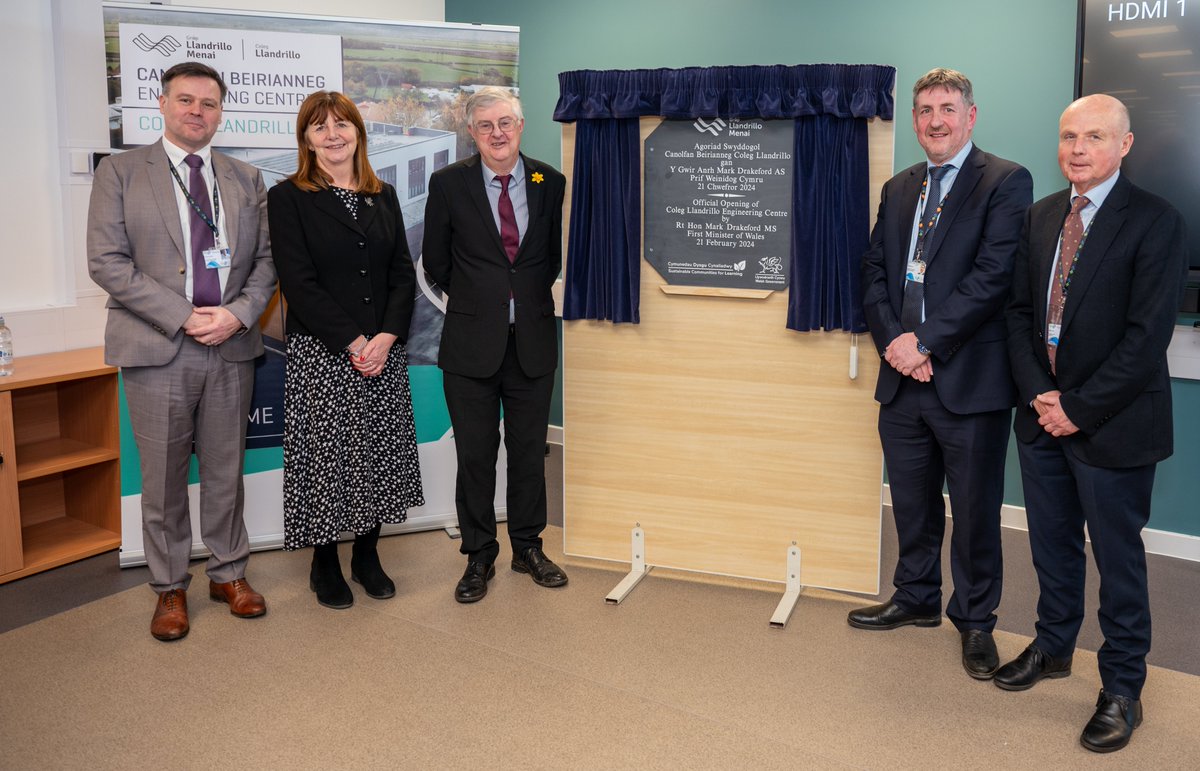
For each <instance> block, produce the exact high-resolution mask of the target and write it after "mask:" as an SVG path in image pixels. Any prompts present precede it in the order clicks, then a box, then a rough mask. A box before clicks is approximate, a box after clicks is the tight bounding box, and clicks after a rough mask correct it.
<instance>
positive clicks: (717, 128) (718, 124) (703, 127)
mask: <svg viewBox="0 0 1200 771" xmlns="http://www.w3.org/2000/svg"><path fill="white" fill-rule="evenodd" d="M692 128H694V129H696V130H697V131H699V132H700V133H701V134H703V133H704V132H706V131H707V132H708V133H710V134H712V135H713V136H714V137H715V136H720V133H719V132H721V131H722V130H724V128H725V121H723V120H721V119H720V118H714V119H713V120H712V121H711V122H710V121H706V120H704V118H696V121H695V122H694V123H693V124H692Z"/></svg>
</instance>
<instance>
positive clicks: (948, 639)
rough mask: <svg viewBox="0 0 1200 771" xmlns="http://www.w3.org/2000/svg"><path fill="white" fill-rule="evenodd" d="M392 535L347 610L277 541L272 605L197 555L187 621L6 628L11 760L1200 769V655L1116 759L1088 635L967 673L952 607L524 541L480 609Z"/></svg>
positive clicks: (3, 717)
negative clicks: (243, 615) (1029, 659)
mask: <svg viewBox="0 0 1200 771" xmlns="http://www.w3.org/2000/svg"><path fill="white" fill-rule="evenodd" d="M546 535H547V552H548V553H550V554H551V556H552V557H557V556H559V554H560V548H561V546H560V544H561V531H559V530H557V529H555V528H551V529H550V530H548V531H547V533H546ZM343 548H344V549H346V551H347V553H345V554H343V560H344V564H345V563H348V558H349V555H348V546H344V547H343ZM380 548H381V552H382V554H383V558H384V563H385V566H387V567H388V568H389V569H390V570H391V572H392V575H393V577H394V578H395V579H396V581H397V584H398V587H399V591H398V594H397V596H396V597H395V598H394V599H391V600H386V601H375V600H371V599H370V598H368V597H366V596H364V595H363V594H362V591H361V588H360V587H358V585H357V584H354V585H353V586H354V589H355V595H356V603H355V605H354V607H353V608H351V609H349V610H344V611H332V610H327V609H324V608H320V607H319V606H318V605H317V604H316V601H315V599H314V597H313V595H312V594H311V592H310V591H309V589H308V585H307V569H308V564H307V555H306V554H288V553H283V552H270V553H262V554H255V555H253V556H252V558H251V562H250V573H249V578H250V579H251V582H252V583H253V584H254V585H255V587H256V588H258V589H259V590H260V591H262V592H263V593H264V594H265V595H266V596H267V599H268V603H269V606H270V611H269V613H268V614H267V616H266V617H264V618H261V619H255V620H241V619H236V618H234V617H232V616H230V615H229V613H228V611H227V609H226V607H225V606H224V605H220V604H217V603H214V602H211V601H210V600H209V599H208V598H207V582H206V580H205V579H204V577H203V564H202V563H195V564H193V567H192V572H193V575H194V576H195V580H194V582H193V587H192V590H191V592H190V593H189V602H190V607H191V612H192V632H191V634H190V635H189V636H188V637H187V638H186V639H185V640H182V641H180V642H177V643H170V644H164V643H160V642H156V641H155V640H153V639H152V638H151V637H150V635H149V633H148V624H149V620H150V613H151V611H152V609H153V595H152V594H151V592H150V591H149V589H147V588H145V587H140V588H136V589H130V590H128V591H125V592H122V593H120V594H116V595H113V596H111V597H107V598H105V599H102V600H98V601H96V602H93V603H91V604H88V605H84V606H82V607H79V608H76V609H74V610H71V611H68V612H65V613H62V614H59V615H57V616H54V617H51V618H48V619H45V620H43V621H39V622H36V623H33V624H30V625H28V626H24V627H21V628H18V629H15V630H13V631H11V632H8V633H5V634H3V635H0V768H3V769H5V770H6V771H7V770H8V769H22V770H24V769H70V768H89V769H99V768H156V769H157V768H197V769H198V768H255V769H257V768H288V769H300V768H474V767H498V768H532V769H569V768H580V769H592V768H653V769H659V768H662V769H676V768H686V769H701V768H736V769H742V768H793V769H795V768H800V769H807V768H813V769H827V768H832V769H839V768H879V769H884V768H921V769H928V768H956V767H973V768H1027V769H1028V768H1139V769H1145V768H1149V769H1175V768H1197V767H1200V760H1198V757H1200V756H1198V751H1200V747H1198V736H1200V734H1198V733H1197V732H1198V728H1197V726H1198V725H1200V677H1195V676H1191V675H1186V674H1181V673H1178V672H1172V671H1168V670H1163V669H1158V668H1152V670H1151V673H1150V677H1149V682H1148V683H1147V687H1146V691H1145V693H1144V695H1143V700H1144V704H1145V709H1146V721H1145V723H1144V724H1143V726H1142V727H1141V728H1140V729H1138V731H1137V733H1136V734H1135V736H1134V740H1133V743H1132V744H1131V745H1130V746H1129V747H1128V748H1127V749H1126V750H1124V751H1122V752H1119V753H1116V754H1115V755H1111V756H1097V755H1093V754H1092V753H1089V752H1087V751H1086V750H1084V749H1082V748H1081V747H1080V746H1079V745H1078V742H1077V740H1078V735H1079V731H1080V730H1081V728H1082V727H1083V724H1084V722H1086V720H1087V718H1088V717H1089V716H1090V714H1091V710H1092V706H1093V703H1094V700H1095V696H1096V692H1097V690H1098V689H1099V678H1098V675H1097V674H1096V668H1095V656H1094V654H1091V653H1087V652H1082V651H1081V652H1079V653H1078V654H1077V655H1076V657H1075V667H1074V674H1073V675H1072V676H1071V677H1069V678H1066V679H1064V680H1055V681H1047V682H1043V683H1041V684H1039V685H1038V686H1037V687H1035V688H1034V689H1033V690H1031V691H1028V692H1026V693H1006V692H1003V691H1000V690H999V689H997V688H995V687H994V686H993V685H991V684H990V683H980V682H975V681H973V680H971V679H970V678H968V677H967V676H966V674H965V673H963V671H962V669H961V667H960V665H959V661H958V659H959V645H958V637H957V634H956V633H955V632H954V629H953V627H952V626H951V625H949V624H948V623H947V624H944V625H943V626H942V627H940V628H937V629H921V630H918V629H913V628H907V629H901V630H897V631H894V632H886V633H872V632H862V631H856V630H853V629H850V628H849V627H848V626H847V625H846V623H845V613H846V611H847V610H848V609H849V608H851V607H854V606H855V605H856V604H861V601H860V600H857V599H854V598H851V597H845V596H841V595H838V594H835V593H831V592H809V593H806V594H805V595H804V596H803V597H802V599H801V601H800V604H799V606H798V607H797V609H796V613H795V615H794V616H793V618H792V621H791V623H790V625H789V626H788V628H787V629H786V630H783V631H779V630H772V629H770V628H769V627H768V624H767V621H768V619H769V618H770V616H771V613H772V611H773V610H774V607H775V604H776V602H777V601H778V597H779V594H780V591H781V590H780V591H762V590H755V589H750V588H745V587H736V586H714V585H710V584H705V583H698V582H695V581H688V580H679V579H678V578H673V577H664V576H661V575H655V574H651V576H650V577H649V578H647V579H646V580H645V581H643V582H642V584H641V585H640V586H639V587H638V588H637V589H635V590H634V592H633V594H632V595H630V597H629V599H627V600H626V601H625V602H624V603H623V604H621V605H619V606H612V605H607V604H605V602H604V596H605V594H607V593H608V591H609V590H610V589H611V588H612V587H613V586H614V585H615V584H616V582H617V581H618V580H619V578H620V573H618V572H614V571H613V570H607V569H602V568H601V567H599V566H597V565H596V564H595V563H589V564H580V563H575V564H572V562H571V561H570V560H564V561H563V562H564V564H566V565H569V566H571V567H570V576H571V583H570V584H569V585H568V586H567V587H565V588H563V589H560V590H547V589H542V588H539V587H536V586H535V585H534V584H533V583H532V582H530V580H529V578H528V577H527V576H522V575H518V574H515V573H512V572H511V571H510V570H508V563H507V555H504V556H503V557H502V561H501V562H500V563H498V565H497V567H498V568H499V569H498V571H497V576H496V578H495V579H494V580H493V581H492V583H491V588H490V593H489V595H488V596H487V598H485V599H484V600H483V601H482V602H480V603H478V604H475V605H469V606H464V605H458V604H456V603H455V602H454V601H453V599H452V596H451V592H452V588H453V585H454V582H455V580H456V579H457V577H458V575H459V573H460V572H461V569H462V565H463V563H462V558H461V557H460V556H459V555H458V554H457V543H456V542H453V541H450V540H448V539H447V538H446V537H445V535H444V534H442V533H441V532H431V533H419V534H413V535H405V536H397V537H392V538H388V539H384V541H383V542H382V543H381V546H380ZM997 641H998V644H999V646H1000V652H1001V656H1002V657H1004V658H1008V657H1012V656H1015V655H1016V654H1017V653H1018V652H1020V650H1021V649H1022V648H1023V647H1024V646H1025V645H1026V644H1027V643H1028V639H1027V638H1023V637H1020V636H1017V635H1011V634H1005V633H999V634H998V635H997Z"/></svg>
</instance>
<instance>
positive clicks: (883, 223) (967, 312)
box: [862, 147, 1033, 415]
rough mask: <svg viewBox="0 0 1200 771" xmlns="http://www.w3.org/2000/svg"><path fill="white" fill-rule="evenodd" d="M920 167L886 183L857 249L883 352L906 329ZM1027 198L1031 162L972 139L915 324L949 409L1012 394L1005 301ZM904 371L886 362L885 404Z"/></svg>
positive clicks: (934, 242)
mask: <svg viewBox="0 0 1200 771" xmlns="http://www.w3.org/2000/svg"><path fill="white" fill-rule="evenodd" d="M925 167H926V164H925V162H921V163H918V164H916V165H914V166H912V167H910V168H908V169H905V170H904V171H902V172H900V173H899V174H897V175H896V176H894V177H892V179H890V180H889V181H888V182H887V184H885V185H884V187H883V194H882V196H881V198H880V201H879V213H878V216H877V218H876V221H875V227H874V228H873V229H872V231H871V245H870V248H869V249H868V250H867V253H866V254H865V255H863V260H862V285H863V310H864V312H865V314H866V318H867V325H868V326H869V327H870V330H871V336H872V338H874V340H875V346H876V348H877V349H878V350H879V353H880V355H882V354H883V353H884V351H885V350H886V349H887V346H888V344H889V343H891V341H892V340H894V339H895V338H896V337H898V336H899V335H901V334H902V333H903V331H904V330H903V329H902V328H901V326H900V309H901V306H902V304H903V302H904V274H905V269H906V267H907V265H908V259H909V257H910V254H909V242H910V240H911V238H912V228H913V218H914V215H915V213H916V210H917V202H918V200H919V198H920V195H921V183H922V182H923V181H924V179H925ZM1032 200H1033V178H1032V177H1031V176H1030V174H1029V172H1028V171H1026V170H1025V169H1024V168H1023V167H1022V166H1019V165H1018V164H1015V163H1013V162H1012V161H1006V160H1004V159H1003V158H998V157H996V156H994V155H992V154H990V153H985V152H983V151H982V150H980V149H979V148H978V147H974V148H972V150H971V152H970V153H969V154H968V155H967V158H966V161H964V163H963V167H962V168H961V169H959V171H958V176H957V178H956V179H955V181H954V186H953V187H952V188H951V189H950V194H949V197H948V198H947V199H946V205H945V207H944V208H943V210H942V214H941V218H940V219H939V220H938V223H937V228H936V229H935V230H934V231H933V234H932V235H931V236H930V237H929V239H930V243H929V244H928V246H927V248H926V250H925V262H926V265H927V267H926V271H925V321H924V322H923V323H922V324H921V325H920V326H918V327H917V329H916V330H915V332H916V335H917V339H918V340H920V341H921V344H922V345H924V346H925V347H927V348H929V350H930V351H931V352H932V357H933V385H934V388H936V390H937V394H938V398H939V399H940V400H941V402H942V405H943V406H944V407H945V408H946V409H947V410H949V411H950V412H953V413H956V414H959V415H969V414H972V413H977V412H990V411H992V410H1002V409H1006V408H1009V407H1012V406H1013V404H1015V403H1016V394H1015V392H1014V390H1013V384H1012V377H1011V375H1010V372H1009V365H1008V354H1007V350H1006V348H1005V340H1006V337H1007V334H1006V328H1005V324H1004V305H1005V302H1006V301H1007V299H1008V295H1009V291H1010V288H1011V279H1012V268H1013V259H1014V257H1015V255H1016V251H1017V238H1018V235H1019V234H1020V231H1021V220H1022V217H1023V216H1024V214H1025V210H1026V209H1027V208H1028V207H1029V204H1030V202H1031V201H1032ZM903 380H904V376H903V375H901V374H900V373H899V372H897V371H896V370H895V369H893V368H892V367H891V366H889V365H888V364H887V363H886V362H885V363H884V364H882V365H881V366H880V369H879V380H878V383H877V385H876V388H875V398H876V399H877V400H878V401H879V402H880V403H882V404H888V403H889V402H891V401H892V399H893V398H894V397H895V395H896V390H897V389H898V388H899V386H900V383H901V382H902V381H903Z"/></svg>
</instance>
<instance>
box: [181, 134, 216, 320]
mask: <svg viewBox="0 0 1200 771" xmlns="http://www.w3.org/2000/svg"><path fill="white" fill-rule="evenodd" d="M183 162H184V163H186V164H187V165H188V166H189V167H190V168H191V170H192V174H191V177H190V178H189V179H188V192H190V193H191V194H192V199H193V200H195V201H196V205H197V206H199V207H200V209H201V210H202V211H203V212H204V214H205V216H207V217H208V219H209V222H211V221H212V201H211V200H210V199H209V197H208V185H206V184H205V183H204V173H203V172H201V171H200V169H201V167H203V166H204V159H203V158H201V157H200V156H199V155H189V156H187V157H186V158H184V159H183ZM191 225H192V305H194V306H196V307H197V308H210V307H216V306H218V305H220V304H221V280H220V279H219V278H218V277H217V271H216V270H213V269H210V268H206V267H205V266H204V250H205V249H211V248H212V246H213V244H214V243H215V240H214V239H213V231H212V228H210V227H209V226H208V223H207V222H205V221H204V217H201V216H200V215H199V214H197V213H196V210H195V209H192V216H191Z"/></svg>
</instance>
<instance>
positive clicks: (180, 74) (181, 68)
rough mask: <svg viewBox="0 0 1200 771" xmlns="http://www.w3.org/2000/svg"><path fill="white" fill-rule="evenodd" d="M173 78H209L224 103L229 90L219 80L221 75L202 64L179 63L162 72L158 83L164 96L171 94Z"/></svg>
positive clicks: (223, 82)
mask: <svg viewBox="0 0 1200 771" xmlns="http://www.w3.org/2000/svg"><path fill="white" fill-rule="evenodd" d="M175 78H211V79H213V80H215V81H217V86H218V87H219V88H220V89H221V101H222V102H224V101H225V95H226V94H228V93H229V89H227V88H225V81H224V80H222V79H221V73H219V72H217V71H216V70H214V69H213V68H212V67H209V66H208V65H207V64H204V63H203V62H191V61H188V62H180V63H179V64H176V65H175V66H173V67H171V69H169V70H167V71H166V72H164V73H163V74H162V79H161V81H160V82H161V83H162V90H163V93H164V94H169V93H170V92H171V81H172V80H174V79H175Z"/></svg>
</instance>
